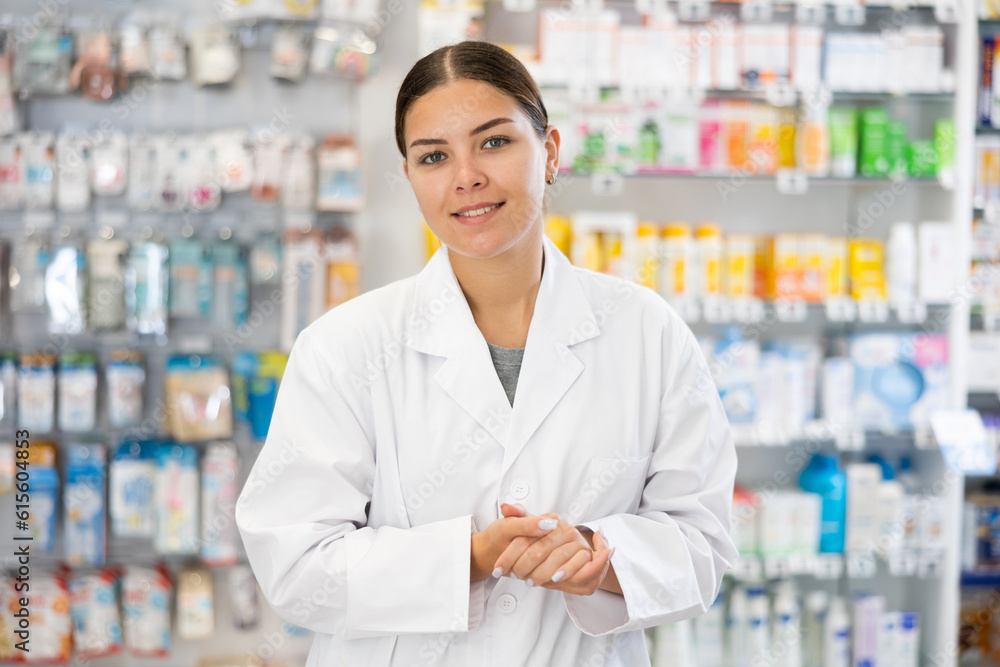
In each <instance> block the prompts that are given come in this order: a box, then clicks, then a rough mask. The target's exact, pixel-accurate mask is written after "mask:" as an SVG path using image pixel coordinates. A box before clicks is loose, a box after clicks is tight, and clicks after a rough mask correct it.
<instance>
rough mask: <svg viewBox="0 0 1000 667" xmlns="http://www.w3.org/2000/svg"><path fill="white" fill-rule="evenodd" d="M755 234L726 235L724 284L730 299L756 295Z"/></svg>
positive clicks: (725, 291)
mask: <svg viewBox="0 0 1000 667" xmlns="http://www.w3.org/2000/svg"><path fill="white" fill-rule="evenodd" d="M756 241H757V239H756V237H755V236H754V235H753V234H729V235H727V236H726V241H725V246H726V271H725V275H724V276H723V280H722V284H723V289H724V293H725V295H726V296H727V297H729V298H730V299H745V298H749V297H752V296H753V295H754V282H755V279H756V275H755V274H756V261H757V254H756V251H757V248H756Z"/></svg>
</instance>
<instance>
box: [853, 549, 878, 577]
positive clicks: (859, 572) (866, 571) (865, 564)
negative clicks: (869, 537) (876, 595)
mask: <svg viewBox="0 0 1000 667" xmlns="http://www.w3.org/2000/svg"><path fill="white" fill-rule="evenodd" d="M876 568H877V565H876V563H875V557H874V556H872V555H871V554H865V553H853V554H847V576H848V577H850V578H851V579H870V578H871V577H874V576H875V570H876Z"/></svg>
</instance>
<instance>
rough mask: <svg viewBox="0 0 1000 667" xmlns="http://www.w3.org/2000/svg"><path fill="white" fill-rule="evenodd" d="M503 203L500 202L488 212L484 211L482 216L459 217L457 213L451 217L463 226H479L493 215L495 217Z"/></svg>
mask: <svg viewBox="0 0 1000 667" xmlns="http://www.w3.org/2000/svg"><path fill="white" fill-rule="evenodd" d="M505 203H506V202H500V203H499V204H497V205H496V206H494V207H493V208H491V209H490V210H489V211H486V213H483V214H482V215H459V214H458V213H453V214H452V215H453V216H454V217H455V218H457V219H458V221H459V222H460V223H462V224H463V225H481V224H483V223H484V222H486V221H487V220H489V219H490V218H492V217H493V216H494V215H496V212H497V211H499V210H500V209H501V208H503V205H504V204H505Z"/></svg>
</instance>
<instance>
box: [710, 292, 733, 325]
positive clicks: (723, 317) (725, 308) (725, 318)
mask: <svg viewBox="0 0 1000 667" xmlns="http://www.w3.org/2000/svg"><path fill="white" fill-rule="evenodd" d="M702 315H703V316H704V317H705V321H706V322H713V323H714V322H732V320H733V309H732V306H731V304H730V303H729V300H728V299H719V298H713V299H705V300H704V301H703V302H702Z"/></svg>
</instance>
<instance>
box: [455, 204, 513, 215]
mask: <svg viewBox="0 0 1000 667" xmlns="http://www.w3.org/2000/svg"><path fill="white" fill-rule="evenodd" d="M505 203H506V202H500V203H499V204H493V206H485V207H483V208H477V209H473V210H471V211H465V212H463V213H452V215H457V216H458V217H460V218H474V217H476V216H477V215H485V214H486V213H489V212H490V211H492V210H493V209H495V208H500V207H501V206H503V205H504V204H505Z"/></svg>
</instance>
